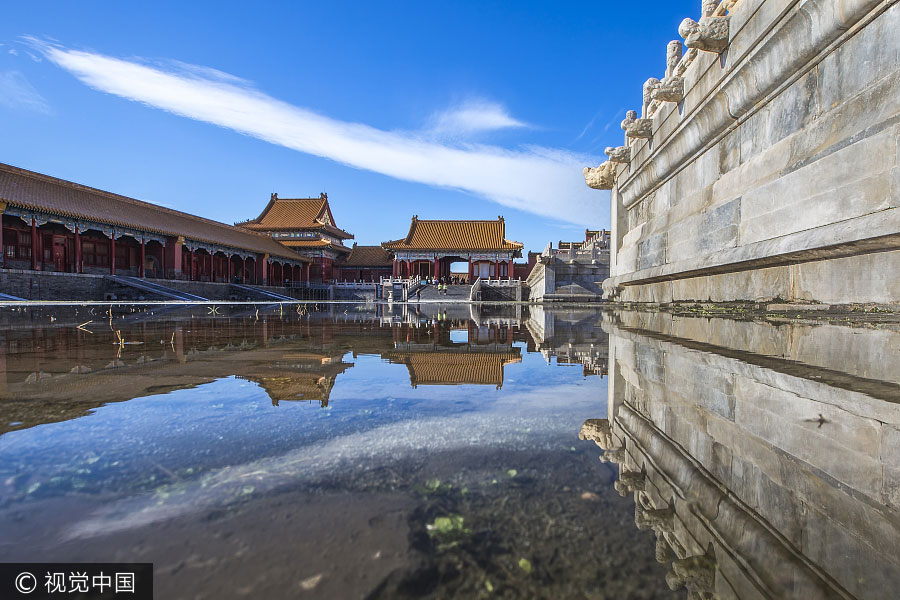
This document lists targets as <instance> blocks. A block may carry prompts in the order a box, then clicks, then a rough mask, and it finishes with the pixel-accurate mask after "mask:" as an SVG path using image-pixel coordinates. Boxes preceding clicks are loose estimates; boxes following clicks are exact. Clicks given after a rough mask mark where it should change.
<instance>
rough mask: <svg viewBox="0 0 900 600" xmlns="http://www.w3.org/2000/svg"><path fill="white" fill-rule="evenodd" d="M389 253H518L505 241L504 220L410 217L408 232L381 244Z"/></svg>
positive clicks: (516, 246) (518, 247)
mask: <svg viewBox="0 0 900 600" xmlns="http://www.w3.org/2000/svg"><path fill="white" fill-rule="evenodd" d="M381 246H382V247H383V248H386V249H388V250H470V251H471V250H474V251H478V250H485V251H487V250H505V251H509V250H513V251H515V250H521V249H522V244H520V243H519V242H512V241H510V240H507V239H506V223H505V221H504V220H503V217H499V218H498V219H497V220H496V221H424V220H419V218H418V217H413V219H412V223H410V225H409V233H407V234H406V237H405V238H403V239H400V240H393V241H389V242H384V243H383V244H381Z"/></svg>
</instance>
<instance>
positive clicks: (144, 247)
mask: <svg viewBox="0 0 900 600" xmlns="http://www.w3.org/2000/svg"><path fill="white" fill-rule="evenodd" d="M146 268H147V242H146V240H144V236H141V268H140V269H139V270H138V273H140V275H141V277H146V276H147V274H146V273H145V272H144V270H145V269H146Z"/></svg>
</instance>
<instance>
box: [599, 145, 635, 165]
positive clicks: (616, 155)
mask: <svg viewBox="0 0 900 600" xmlns="http://www.w3.org/2000/svg"><path fill="white" fill-rule="evenodd" d="M603 153H604V154H606V156H608V157H609V161H610V162H614V163H622V164H627V163H628V162H629V161H630V160H631V148H629V147H628V146H618V147H616V148H613V147H611V146H610V147H607V148H606V150H604V152H603Z"/></svg>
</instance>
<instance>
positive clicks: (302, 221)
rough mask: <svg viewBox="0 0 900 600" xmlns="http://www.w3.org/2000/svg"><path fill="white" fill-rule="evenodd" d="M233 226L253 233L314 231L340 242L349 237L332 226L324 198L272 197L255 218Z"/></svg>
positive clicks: (325, 198)
mask: <svg viewBox="0 0 900 600" xmlns="http://www.w3.org/2000/svg"><path fill="white" fill-rule="evenodd" d="M236 225H237V226H238V227H244V228H246V229H254V230H257V231H285V230H292V231H293V230H301V229H318V230H322V231H326V232H328V233H330V234H331V235H333V236H335V237H338V238H341V239H348V238H352V237H353V236H352V235H351V234H349V233H347V232H346V231H344V230H343V229H339V228H338V227H337V226H336V225H335V224H334V215H332V214H331V207H330V206H329V205H328V195H327V194H322V195H320V196H319V197H318V198H279V197H278V194H272V198H271V199H270V200H269V203H268V204H267V205H266V207H265V208H264V209H263V211H262V212H261V213H260V215H259V216H258V217H256V218H255V219H250V220H249V221H243V222H241V223H236Z"/></svg>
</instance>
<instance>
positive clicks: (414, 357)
mask: <svg viewBox="0 0 900 600" xmlns="http://www.w3.org/2000/svg"><path fill="white" fill-rule="evenodd" d="M516 350H518V348H516ZM382 358H383V359H386V360H388V361H390V362H392V363H395V364H404V365H406V368H407V369H409V382H410V384H411V385H412V386H413V387H416V386H419V385H461V384H474V385H493V386H496V387H497V389H500V387H502V386H503V367H504V366H506V365H508V364H510V363H518V362H522V357H521V355H520V354H519V353H518V352H477V353H476V352H473V353H455V352H388V353H386V354H383V355H382Z"/></svg>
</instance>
